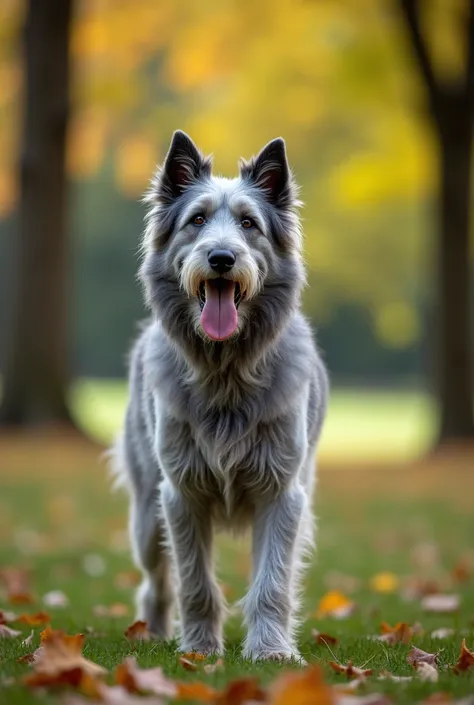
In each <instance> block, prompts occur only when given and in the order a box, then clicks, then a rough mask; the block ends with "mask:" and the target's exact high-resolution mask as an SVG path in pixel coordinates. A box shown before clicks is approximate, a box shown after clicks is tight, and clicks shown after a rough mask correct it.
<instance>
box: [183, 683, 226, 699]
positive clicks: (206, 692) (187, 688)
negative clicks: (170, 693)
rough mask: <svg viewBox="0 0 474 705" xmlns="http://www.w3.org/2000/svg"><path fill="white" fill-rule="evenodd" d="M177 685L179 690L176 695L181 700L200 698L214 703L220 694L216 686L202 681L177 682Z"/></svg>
mask: <svg viewBox="0 0 474 705" xmlns="http://www.w3.org/2000/svg"><path fill="white" fill-rule="evenodd" d="M177 687H178V692H177V696H176V697H177V698H179V699H180V700H199V702H206V703H211V702H212V703H214V702H216V698H217V696H218V693H217V691H216V690H215V689H214V688H211V686H210V685H207V683H202V682H200V681H195V682H194V683H177ZM226 705H227V703H226Z"/></svg>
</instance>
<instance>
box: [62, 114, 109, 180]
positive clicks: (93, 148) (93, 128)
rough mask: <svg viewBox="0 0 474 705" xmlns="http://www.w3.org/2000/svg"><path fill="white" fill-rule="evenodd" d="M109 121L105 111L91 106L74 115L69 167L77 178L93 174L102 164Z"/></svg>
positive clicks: (69, 144) (70, 171)
mask: <svg viewBox="0 0 474 705" xmlns="http://www.w3.org/2000/svg"><path fill="white" fill-rule="evenodd" d="M108 123H109V121H108V118H107V115H106V114H105V113H104V111H101V110H98V109H95V110H94V109H93V108H90V109H89V110H88V111H84V112H83V113H79V114H78V115H76V116H74V118H73V120H72V124H71V128H70V139H69V143H68V153H67V168H68V171H69V173H71V174H73V175H74V176H76V177H77V178H81V179H85V178H87V177H90V176H92V175H93V174H95V172H96V171H97V170H98V169H99V167H100V166H101V164H102V158H103V154H104V147H105V141H106V138H107V131H108V127H109V124H108Z"/></svg>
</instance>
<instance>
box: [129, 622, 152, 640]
mask: <svg viewBox="0 0 474 705" xmlns="http://www.w3.org/2000/svg"><path fill="white" fill-rule="evenodd" d="M124 634H125V637H126V638H127V639H128V640H129V641H150V640H151V634H150V632H149V631H148V626H147V623H146V622H142V621H141V620H138V621H137V622H134V623H133V624H131V625H130V626H129V627H128V628H127V629H126V630H125V632H124Z"/></svg>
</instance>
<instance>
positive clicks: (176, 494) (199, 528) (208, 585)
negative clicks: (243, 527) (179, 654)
mask: <svg viewBox="0 0 474 705" xmlns="http://www.w3.org/2000/svg"><path fill="white" fill-rule="evenodd" d="M161 505H162V507H163V514H164V518H165V521H166V526H167V530H168V536H169V543H170V547H171V551H172V555H173V559H174V565H175V569H176V575H177V578H178V581H179V585H178V600H179V606H180V617H181V640H180V648H181V650H182V651H198V652H200V653H215V652H220V651H222V649H223V642H222V596H221V593H220V590H219V587H218V585H217V583H216V580H215V578H214V574H213V566H212V525H211V518H210V516H209V511H208V510H207V511H206V508H205V507H202V506H199V505H197V504H195V503H193V502H191V501H190V500H189V499H188V498H187V497H185V496H184V495H183V494H182V493H181V492H180V491H179V490H178V489H177V488H176V487H174V486H173V485H172V484H171V482H169V480H166V479H165V480H164V481H163V482H162V484H161Z"/></svg>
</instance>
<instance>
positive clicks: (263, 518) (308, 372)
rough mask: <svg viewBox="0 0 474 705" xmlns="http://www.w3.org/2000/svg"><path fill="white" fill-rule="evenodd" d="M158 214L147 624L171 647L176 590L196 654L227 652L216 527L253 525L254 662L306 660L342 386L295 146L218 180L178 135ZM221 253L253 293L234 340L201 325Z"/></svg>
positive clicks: (141, 531) (138, 491)
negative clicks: (328, 367)
mask: <svg viewBox="0 0 474 705" xmlns="http://www.w3.org/2000/svg"><path fill="white" fill-rule="evenodd" d="M146 201H147V203H148V204H149V212H148V218H147V228H146V232H145V236H144V242H143V265H142V267H141V270H140V277H141V280H142V282H143V284H144V289H145V296H146V301H147V304H148V305H149V306H150V308H151V310H152V314H153V317H152V320H151V321H150V322H149V323H148V324H147V325H146V327H145V328H144V329H143V331H142V333H141V335H140V337H139V338H138V340H137V342H136V343H135V346H134V348H133V350H132V354H131V360H130V398H129V403H128V408H127V413H126V421H125V429H124V433H123V436H122V438H121V441H120V443H118V444H117V447H116V461H117V465H118V472H119V473H120V477H121V479H122V480H124V481H125V482H126V484H127V486H128V488H129V492H130V501H131V520H130V531H131V537H132V542H133V548H134V556H135V560H136V561H137V563H138V565H139V566H140V567H141V569H142V571H143V575H144V578H143V583H142V585H141V587H140V588H139V591H138V618H140V619H145V620H146V621H147V622H148V624H149V627H150V629H151V631H153V632H154V633H155V634H156V635H157V637H159V638H169V637H170V636H171V625H172V618H171V617H172V610H173V603H174V594H175V590H174V589H173V588H174V587H176V596H177V601H178V606H179V614H180V625H181V635H180V648H181V649H183V650H184V651H194V650H195V651H199V652H205V653H209V652H220V651H222V649H223V635H222V622H223V599H222V595H221V592H220V590H219V587H218V584H217V582H216V580H215V577H214V571H213V559H212V544H213V534H214V529H215V528H216V527H217V528H231V529H237V530H240V529H244V528H246V527H248V526H251V527H252V531H253V575H252V583H251V587H250V589H249V591H248V594H247V596H246V597H245V598H244V600H243V601H242V606H243V612H244V615H245V621H246V624H247V629H248V632H247V637H246V640H245V645H244V654H245V655H246V656H248V657H250V658H253V659H256V658H276V659H287V658H292V657H297V658H299V656H298V653H297V650H296V645H295V612H296V610H297V607H298V601H297V592H298V577H299V574H300V572H301V567H302V557H303V553H304V551H305V549H307V548H308V547H309V546H310V545H311V542H312V533H313V532H312V529H313V521H312V513H311V501H312V495H313V484H314V476H315V467H314V464H315V460H314V456H315V450H316V445H317V441H318V438H319V434H320V430H321V425H322V422H323V417H324V412H325V406H326V397H327V386H328V385H327V378H326V373H325V369H324V366H323V363H322V362H321V359H320V357H319V356H318V353H317V351H316V348H315V345H314V343H313V339H312V335H311V332H310V328H309V326H308V324H307V322H306V320H305V319H304V318H303V316H302V314H301V312H300V293H301V289H302V287H303V285H304V280H305V277H304V267H303V262H302V257H301V235H300V226H299V219H298V216H297V207H298V206H299V203H298V201H297V199H296V187H295V185H294V182H293V178H292V175H291V172H290V170H289V167H288V164H287V160H286V154H285V145H284V142H283V140H281V139H276V140H273V141H272V142H270V143H269V144H268V145H267V146H266V147H264V149H263V150H262V151H261V152H260V154H259V155H258V156H257V157H256V158H254V159H252V160H251V161H250V162H242V163H241V165H240V176H239V177H238V178H236V179H232V180H229V179H223V178H219V177H214V176H213V175H212V173H211V160H210V159H209V158H204V157H203V156H202V155H201V154H200V152H198V150H197V149H196V147H195V146H194V144H193V142H192V141H191V140H190V139H189V137H187V135H185V134H184V133H182V132H176V133H175V134H174V136H173V140H172V143H171V147H170V150H169V152H168V155H167V157H166V160H165V163H164V165H163V167H162V168H161V169H160V170H159V171H158V173H157V175H156V177H155V179H154V181H153V184H152V187H151V189H150V192H149V194H148V195H147V198H146ZM196 215H199V216H200V217H199V218H198V219H197V220H196ZM201 219H202V221H204V222H203V223H201ZM249 219H250V227H248V226H249V223H248V220H249ZM196 223H199V225H197V224H196ZM214 248H225V249H226V250H230V251H231V252H232V253H234V255H235V257H236V262H235V266H234V267H233V268H232V269H231V271H230V272H229V273H226V274H225V275H224V278H226V279H231V280H232V281H235V282H238V283H239V286H240V295H241V300H240V305H239V306H238V324H237V328H236V330H235V331H234V333H233V334H232V335H231V336H230V337H229V338H228V339H226V340H223V341H220V340H211V339H210V338H209V337H208V336H207V335H206V333H205V331H204V330H203V327H202V325H201V306H200V302H199V287H200V285H201V283H202V282H204V281H207V280H212V279H213V278H215V277H216V273H215V271H214V270H213V269H212V268H211V267H210V265H209V261H208V253H209V252H210V251H211V250H213V249H214ZM211 284H212V282H211ZM206 286H207V284H206ZM232 286H233V285H232ZM206 291H207V290H206ZM235 291H236V292H237V291H238V289H236V290H235ZM239 298H240V296H239V297H237V298H236V299H235V301H236V304H238V299H239ZM219 300H220V299H219ZM201 304H202V302H201Z"/></svg>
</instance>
